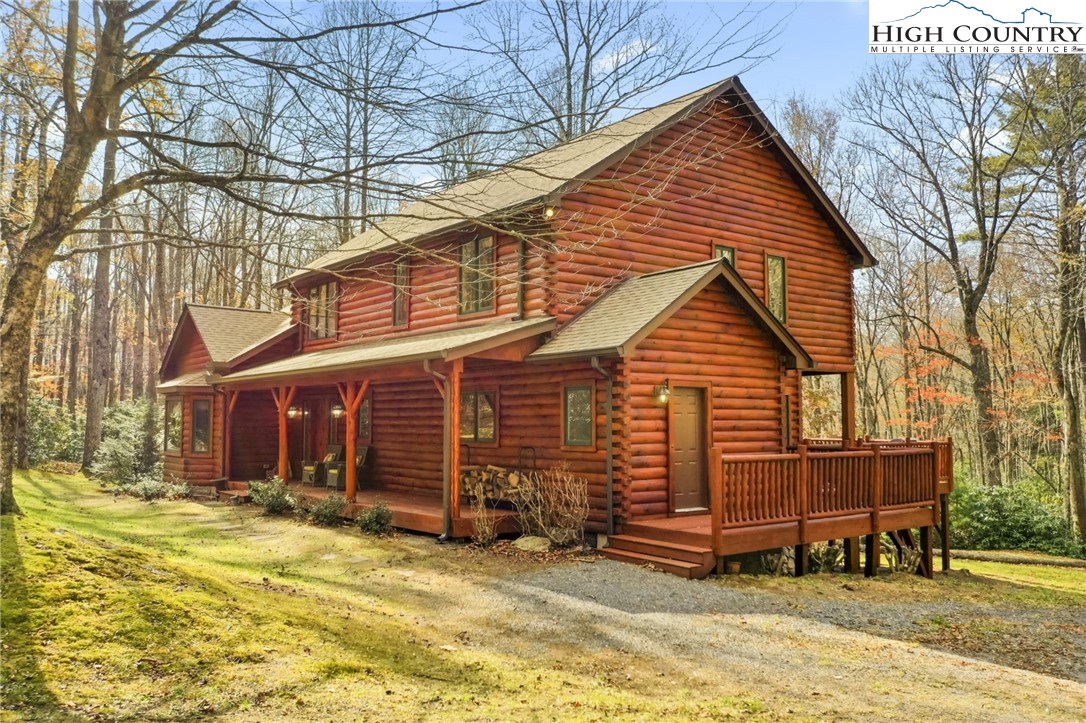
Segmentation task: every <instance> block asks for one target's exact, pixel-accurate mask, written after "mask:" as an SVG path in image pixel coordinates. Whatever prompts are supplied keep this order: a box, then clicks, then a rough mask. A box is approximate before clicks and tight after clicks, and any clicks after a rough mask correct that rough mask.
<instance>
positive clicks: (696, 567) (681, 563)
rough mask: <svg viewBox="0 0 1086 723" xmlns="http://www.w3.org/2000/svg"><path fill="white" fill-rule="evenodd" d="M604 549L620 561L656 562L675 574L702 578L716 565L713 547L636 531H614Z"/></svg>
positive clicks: (636, 563)
mask: <svg viewBox="0 0 1086 723" xmlns="http://www.w3.org/2000/svg"><path fill="white" fill-rule="evenodd" d="M600 553H601V554H602V555H603V556H604V557H606V558H608V559H610V560H617V561H618V562H629V563H633V564H634V565H652V566H653V567H656V568H659V569H660V570H663V571H664V572H669V573H671V574H672V575H678V576H679V577H685V578H688V579H693V580H700V579H701V578H703V577H706V576H707V575H708V574H709V573H710V572H712V571H713V570H714V569H715V568H716V559H715V558H714V556H713V551H712V550H711V549H709V548H707V547H700V546H696V545H685V544H682V543H678V542H667V541H664V540H654V539H651V538H648V537H641V536H639V535H635V534H622V535H611V536H610V537H608V538H607V547H604V548H602V549H601V550H600Z"/></svg>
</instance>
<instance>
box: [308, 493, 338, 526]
mask: <svg viewBox="0 0 1086 723" xmlns="http://www.w3.org/2000/svg"><path fill="white" fill-rule="evenodd" d="M345 504H347V499H346V498H345V497H344V496H343V495H328V496H327V497H325V498H324V499H323V500H321V501H320V502H318V503H317V504H315V505H313V508H312V509H310V510H309V519H311V520H313V522H315V523H317V524H318V525H321V526H322V527H335V526H337V525H339V523H340V522H341V520H340V516H339V513H340V511H341V510H342V509H343V506H344V505H345Z"/></svg>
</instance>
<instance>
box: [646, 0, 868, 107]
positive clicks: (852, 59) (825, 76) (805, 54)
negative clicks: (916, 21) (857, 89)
mask: <svg viewBox="0 0 1086 723" xmlns="http://www.w3.org/2000/svg"><path fill="white" fill-rule="evenodd" d="M708 5H712V6H713V8H714V10H715V11H716V12H717V13H719V14H721V15H726V14H727V12H728V7H729V6H733V7H735V8H736V9H738V8H741V7H742V3H739V2H730V1H727V0H725V1H719V0H718V1H717V2H711V0H710V1H709V2H704V3H694V2H671V3H668V4H667V5H666V6H665V7H667V8H673V9H674V11H675V13H676V14H677V15H680V16H686V15H690V16H696V15H697V14H699V13H705V6H708ZM764 5H766V6H767V9H768V11H769V12H770V13H773V14H780V13H782V12H788V11H792V14H791V17H790V18H789V19H788V21H787V25H786V26H785V28H784V31H783V32H782V34H781V36H780V38H779V39H778V41H777V45H778V46H779V47H780V49H779V50H778V51H777V53H776V54H775V55H774V56H773V57H772V58H771V59H769V60H766V61H765V62H763V63H762V64H761V65H759V66H758V67H756V68H753V69H752V70H748V71H747V72H745V73H743V74H742V80H743V83H744V85H746V86H747V89H748V90H749V91H750V92H751V94H752V95H753V96H754V99H755V100H756V101H757V102H758V104H759V105H761V106H762V108H763V109H764V110H765V111H766V112H767V113H769V114H770V115H771V116H773V117H775V116H776V107H777V104H778V103H780V102H783V101H784V100H786V99H787V98H788V97H789V96H790V95H791V94H792V93H793V92H794V91H795V92H801V93H803V94H805V95H807V96H808V97H809V98H811V99H812V100H817V101H822V102H826V103H832V102H833V100H834V98H835V97H836V96H837V95H838V94H839V93H841V92H842V91H844V90H847V89H848V88H849V87H850V86H851V85H852V84H853V83H854V82H855V80H856V79H857V77H859V75H860V74H861V73H862V72H863V70H864V68H865V67H866V65H867V63H868V62H878V61H880V60H883V61H884V62H885V59H883V58H879V57H877V56H876V57H872V58H870V59H869V56H868V53H867V47H868V46H867V2H866V1H865V0H859V1H858V2H857V1H856V0H836V1H834V2H826V1H820V2H808V1H804V0H800V1H799V2H775V3H765V4H764ZM699 6H700V7H699ZM719 75H721V73H720V72H712V73H709V74H707V75H704V76H698V77H696V78H689V79H684V80H683V81H681V83H678V84H676V86H675V87H674V90H675V91H677V92H668V93H667V95H669V96H677V95H681V94H682V93H685V92H688V91H691V90H695V89H697V88H699V87H702V86H704V85H708V84H709V83H711V82H713V81H714V80H717V79H718V78H717V77H716V76H719Z"/></svg>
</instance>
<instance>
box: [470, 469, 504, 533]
mask: <svg viewBox="0 0 1086 723" xmlns="http://www.w3.org/2000/svg"><path fill="white" fill-rule="evenodd" d="M465 491H466V492H467V493H468V496H469V497H470V498H471V511H472V513H473V517H472V532H471V539H472V541H474V542H475V543H476V544H478V545H484V546H485V545H489V544H490V543H492V542H494V538H496V537H497V536H498V531H497V522H498V517H497V515H496V514H494V510H493V509H492V508H491V507H490V505H489V504H488V502H487V498H488V496H489V495H488V491H487V489H486V485H485V484H484V483H483V482H482V481H481V480H474V481H471V482H469V484H468V488H467V489H466V490H465Z"/></svg>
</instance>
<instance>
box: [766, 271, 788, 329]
mask: <svg viewBox="0 0 1086 723" xmlns="http://www.w3.org/2000/svg"><path fill="white" fill-rule="evenodd" d="M765 276H766V279H765V287H766V292H765V305H766V306H768V307H769V310H770V311H772V312H773V316H775V317H777V319H778V320H780V321H781V322H782V323H783V322H786V321H788V292H787V286H786V285H787V283H788V272H787V270H786V269H785V264H784V257H783V256H766V259H765Z"/></svg>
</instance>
